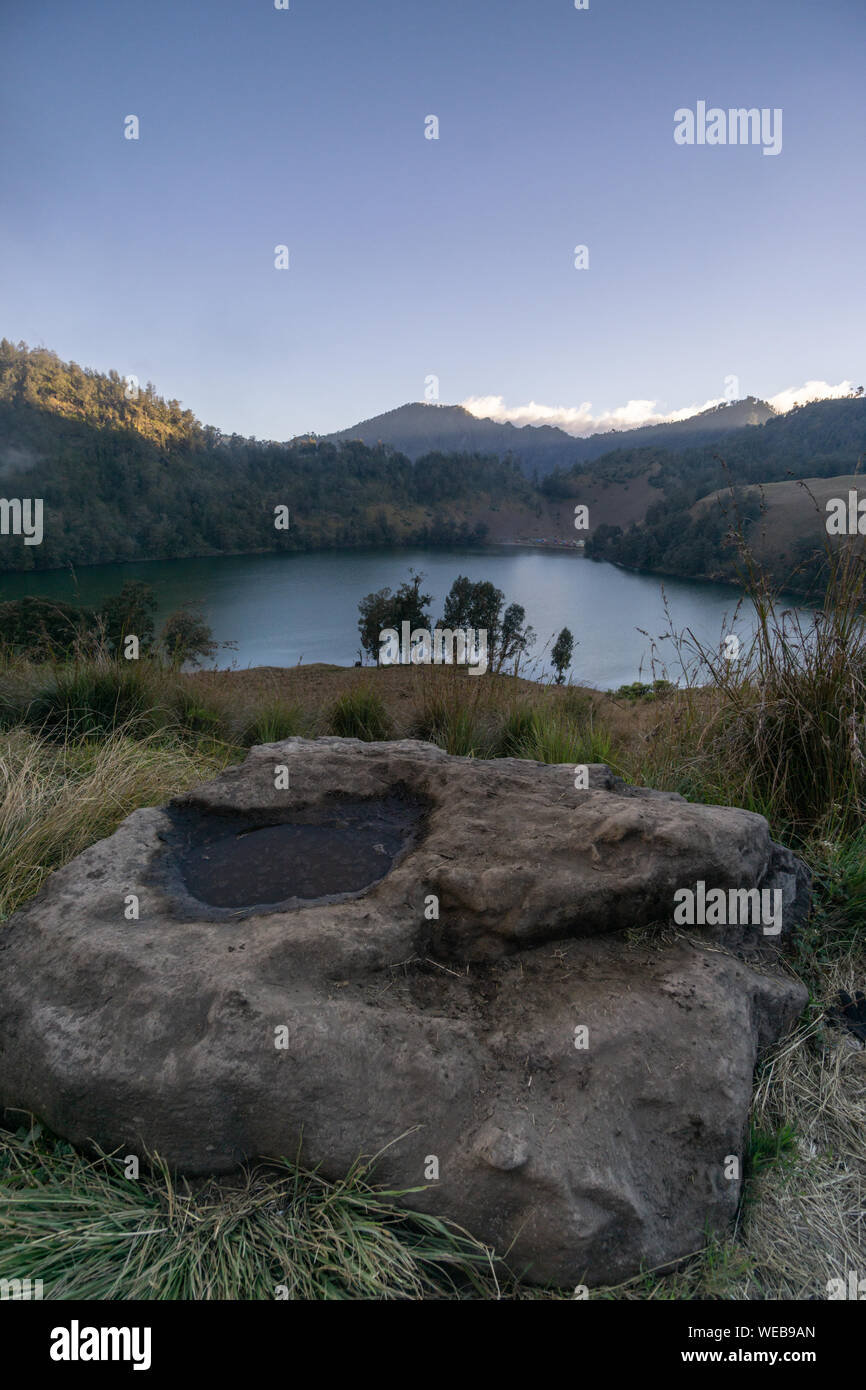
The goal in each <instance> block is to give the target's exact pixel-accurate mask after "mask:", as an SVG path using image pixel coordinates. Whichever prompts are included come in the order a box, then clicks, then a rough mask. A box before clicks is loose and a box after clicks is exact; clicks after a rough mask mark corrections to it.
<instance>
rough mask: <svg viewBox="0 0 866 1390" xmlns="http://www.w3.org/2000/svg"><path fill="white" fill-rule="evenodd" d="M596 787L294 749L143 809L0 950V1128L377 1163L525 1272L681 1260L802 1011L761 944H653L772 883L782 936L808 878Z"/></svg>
mask: <svg viewBox="0 0 866 1390" xmlns="http://www.w3.org/2000/svg"><path fill="white" fill-rule="evenodd" d="M578 781H580V778H578ZM588 781H589V786H588V788H586V789H583V790H577V789H576V788H575V769H574V768H573V767H571V766H545V765H542V764H537V763H530V762H525V761H520V760H514V759H504V760H497V761H490V762H484V761H475V760H472V759H464V758H454V757H449V756H448V755H447V754H445V753H443V752H442V751H441V750H440V749H438V748H435V747H433V746H432V745H429V744H423V743H417V742H411V741H404V742H394V743H381V744H365V743H359V742H357V741H356V740H352V739H321V740H317V741H315V742H309V741H305V740H302V739H289V740H287V741H286V742H284V743H280V744H272V745H265V746H262V747H258V748H255V749H253V750H252V752H251V753H250V755H249V757H248V758H247V759H246V761H245V762H244V763H243V765H242V766H239V767H237V768H233V769H231V770H230V771H228V772H226V773H224V774H222V775H221V776H220V777H218V778H217V779H216V780H215V781H214V782H212V783H210V784H209V785H207V786H204V787H201V788H199V789H197V790H196V791H194V792H192V793H190V794H189V795H187V796H185V797H181V798H178V799H177V800H176V801H175V802H173V803H172V804H171V805H170V806H169V807H165V808H161V809H149V810H142V811H137V812H135V813H134V814H133V815H131V816H129V817H128V818H127V820H126V821H124V822H123V824H122V825H121V826H120V828H119V829H118V831H117V832H116V833H115V834H114V835H113V836H111V838H110V839H108V840H104V841H102V842H100V843H99V844H96V845H94V846H93V847H92V848H91V849H89V850H87V851H86V852H85V853H84V854H82V855H80V856H79V857H78V858H77V859H76V860H74V861H73V862H72V863H71V864H69V865H68V866H67V867H66V868H65V869H62V870H60V871H59V872H57V873H56V874H54V875H53V876H52V878H51V879H50V880H49V881H48V883H47V885H46V887H45V888H44V889H43V891H42V892H41V893H40V894H39V895H38V896H37V897H36V898H35V899H34V900H33V901H32V902H31V903H30V904H29V905H28V906H27V908H26V909H25V910H24V911H22V912H19V913H18V914H16V915H15V917H13V918H12V919H11V920H10V921H9V922H8V923H7V924H6V926H5V927H4V928H2V929H0V1106H2V1105H5V1106H7V1107H10V1108H20V1109H25V1110H28V1111H32V1112H34V1113H36V1114H38V1115H39V1116H40V1117H41V1118H42V1119H43V1120H44V1121H46V1122H47V1123H48V1124H49V1125H50V1126H51V1127H52V1128H53V1129H54V1130H56V1131H57V1132H59V1133H61V1134H63V1135H65V1136H66V1137H67V1138H69V1139H70V1140H71V1141H73V1142H76V1143H81V1144H86V1143H94V1144H98V1145H99V1146H100V1147H102V1148H104V1149H110V1150H115V1149H118V1148H119V1149H120V1150H121V1151H122V1152H123V1153H143V1152H145V1151H147V1152H150V1153H154V1152H156V1153H159V1154H160V1155H161V1156H162V1158H163V1159H165V1160H166V1161H167V1162H168V1163H169V1164H171V1165H172V1166H175V1167H177V1168H179V1169H182V1170H184V1171H187V1172H191V1173H203V1172H224V1171H227V1170H229V1169H231V1168H232V1167H234V1166H235V1165H237V1164H238V1163H239V1162H240V1161H242V1160H244V1159H247V1158H253V1157H256V1156H275V1155H278V1154H284V1155H288V1156H291V1157H295V1156H297V1155H300V1157H301V1159H302V1161H304V1162H305V1163H308V1164H309V1165H311V1166H319V1167H320V1169H321V1171H322V1172H324V1173H325V1174H326V1175H328V1176H332V1177H337V1176H340V1175H342V1174H345V1173H346V1172H347V1170H348V1169H349V1168H350V1167H351V1165H352V1164H353V1163H354V1162H355V1160H356V1159H357V1158H358V1157H359V1155H361V1154H365V1155H373V1154H380V1158H379V1161H378V1164H377V1168H376V1174H377V1177H378V1178H379V1179H380V1180H381V1181H383V1182H385V1183H387V1184H388V1185H389V1186H395V1187H413V1188H418V1187H419V1186H420V1187H423V1188H424V1190H423V1191H421V1192H414V1193H413V1194H412V1195H411V1197H409V1198H407V1201H408V1203H409V1204H410V1205H414V1206H416V1207H419V1208H425V1209H428V1210H431V1211H436V1212H438V1213H440V1214H442V1215H444V1216H448V1217H450V1218H452V1219H454V1220H456V1221H458V1222H460V1223H461V1224H463V1225H464V1226H466V1227H467V1228H468V1229H469V1230H471V1231H473V1232H474V1233H475V1234H477V1235H478V1236H480V1237H482V1238H483V1239H485V1240H487V1241H489V1242H490V1243H491V1244H492V1245H494V1246H495V1247H496V1248H497V1249H498V1250H500V1251H502V1252H504V1251H506V1250H508V1251H509V1252H510V1253H509V1260H510V1263H511V1264H512V1266H514V1267H516V1268H518V1269H519V1270H520V1271H521V1272H524V1273H525V1274H527V1275H528V1276H529V1277H530V1278H532V1279H536V1280H554V1281H557V1282H565V1283H577V1282H586V1283H593V1282H600V1281H611V1280H616V1279H620V1278H622V1277H624V1276H627V1275H629V1274H632V1273H634V1272H635V1271H637V1270H638V1269H639V1268H640V1266H641V1264H643V1265H645V1266H647V1267H657V1266H659V1265H662V1264H664V1263H666V1262H668V1261H671V1260H674V1259H676V1258H677V1257H679V1256H682V1255H684V1254H687V1253H689V1252H690V1251H691V1250H694V1249H696V1248H698V1247H699V1246H700V1245H701V1243H702V1241H703V1239H704V1236H705V1232H706V1230H707V1229H708V1228H710V1229H721V1228H723V1227H724V1226H725V1225H726V1224H727V1223H728V1222H729V1221H730V1219H731V1218H732V1217H733V1215H734V1213H735V1211H736V1208H737V1203H738V1199H739V1193H740V1183H741V1175H742V1152H743V1143H744V1132H745V1128H746V1120H747V1113H748V1107H749V1102H750V1096H751V1084H752V1074H753V1069H754V1065H755V1060H756V1057H757V1054H758V1052H759V1050H760V1049H761V1048H764V1047H766V1046H768V1045H769V1044H771V1043H772V1042H773V1041H774V1040H775V1039H776V1038H777V1037H779V1035H780V1034H781V1033H783V1032H784V1031H785V1030H786V1029H788V1028H789V1027H790V1026H791V1024H792V1023H793V1021H794V1020H795V1019H796V1017H797V1015H798V1013H799V1012H800V1010H801V1009H802V1007H803V1005H804V1003H805V1000H806V993H805V990H804V989H803V987H802V986H801V985H800V984H799V983H797V982H796V981H795V980H794V979H793V978H791V977H790V976H789V975H788V974H786V973H785V971H784V969H783V968H782V967H781V966H780V965H779V963H778V957H777V951H778V938H776V937H771V936H767V935H766V934H765V933H764V931H763V930H762V928H761V926H750V925H746V926H744V925H743V924H739V925H736V924H735V925H733V926H730V925H729V926H723V927H701V926H695V927H694V928H687V929H684V930H680V931H676V930H672V929H670V927H668V928H667V929H666V928H665V925H664V924H670V923H671V921H672V914H673V904H674V895H675V894H676V893H677V891H678V890H680V889H683V888H692V887H694V886H695V884H696V883H698V882H701V883H703V884H704V885H705V886H706V889H707V891H709V890H711V889H712V888H722V889H725V890H731V889H734V890H736V889H750V888H755V887H758V888H761V887H763V888H766V887H767V886H768V885H770V886H771V887H772V888H773V889H774V890H778V891H779V893H780V894H781V899H780V900H781V901H783V903H784V918H785V922H784V926H785V929H786V930H787V929H790V928H791V926H792V925H795V924H796V922H797V921H798V920H799V919H800V918H801V917H802V916H803V914H804V912H805V911H806V910H807V907H808V878H807V876H806V874H805V871H804V870H803V868H802V865H800V864H799V862H798V861H797V860H796V859H795V858H794V857H793V856H792V855H790V854H789V853H788V852H787V851H784V850H781V849H780V848H779V847H778V846H775V845H774V844H773V842H772V841H771V839H770V836H769V832H768V828H767V825H766V822H765V821H764V820H763V819H762V818H761V817H760V816H757V815H753V814H751V813H749V812H746V811H739V810H734V809H731V808H720V807H706V806H694V805H691V804H689V803H687V802H685V801H683V800H682V799H681V798H679V797H676V796H671V795H663V794H659V793H653V792H648V791H644V790H641V789H635V788H630V787H627V786H625V785H624V784H623V783H622V782H620V781H619V780H618V779H616V778H614V777H613V776H612V775H611V773H610V771H609V770H608V769H607V768H604V767H598V766H597V767H592V768H590V769H589V776H588ZM136 914H137V915H136ZM638 928H646V929H647V930H646V931H643V932H640V931H636V930H635V929H638ZM437 1174H438V1176H437ZM425 1184H426V1185H425Z"/></svg>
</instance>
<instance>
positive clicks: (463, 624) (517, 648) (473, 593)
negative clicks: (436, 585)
mask: <svg viewBox="0 0 866 1390" xmlns="http://www.w3.org/2000/svg"><path fill="white" fill-rule="evenodd" d="M504 602H505V595H504V594H503V592H502V590H501V589H497V588H496V586H495V584H492V583H491V582H490V580H489V579H479V580H477V581H476V583H474V584H473V583H472V581H471V580H470V579H467V577H466V576H465V575H463V574H461V575H458V577H457V578H456V579H455V581H454V583H453V584H452V585H451V589H450V591H449V594H448V597H447V598H446V600H445V612H444V614H443V617H442V623H441V626H442V627H444V628H450V629H452V630H453V629H455V628H464V629H466V628H473V629H474V630H475V631H476V632H478V631H484V632H486V633H487V652H488V659H489V661H490V664H491V668H492V670H494V671H499V670H501V669H502V666H503V664H504V662H506V661H509V660H511V659H512V657H520V656H521V654H522V653H523V652H525V651H526V650H527V649H528V648H529V647H531V646H532V644H533V642H534V641H535V633H534V632H533V630H532V628H531V627H525V626H524V624H525V622H526V612H525V610H524V609H523V608H522V607H521V605H520V604H519V603H511V604H509V606H508V607H507V608H506V610H505V614H504V616H501V615H502V605H503V603H504Z"/></svg>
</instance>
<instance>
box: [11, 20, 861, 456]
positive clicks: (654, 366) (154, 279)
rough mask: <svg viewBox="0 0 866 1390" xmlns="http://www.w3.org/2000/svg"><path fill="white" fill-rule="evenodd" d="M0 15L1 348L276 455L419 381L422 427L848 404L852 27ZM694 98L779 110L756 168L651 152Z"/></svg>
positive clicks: (855, 276)
mask: <svg viewBox="0 0 866 1390" xmlns="http://www.w3.org/2000/svg"><path fill="white" fill-rule="evenodd" d="M0 16H2V17H0V172H2V177H0V200H2V206H0V210H2V216H0V333H2V334H4V335H5V336H7V337H10V338H12V339H13V340H15V341H17V340H18V339H21V338H23V339H24V340H26V341H27V342H29V343H31V344H43V345H44V346H46V347H50V348H53V349H55V350H56V351H57V352H58V353H59V354H60V355H61V356H62V357H66V358H73V359H74V360H76V361H78V362H80V363H81V364H83V365H88V366H94V367H98V368H100V369H104V370H107V369H108V368H110V367H114V368H116V369H117V370H118V371H120V372H121V373H122V374H126V373H133V374H135V375H137V376H138V377H139V378H140V379H141V380H142V381H144V380H147V379H150V380H153V381H154V382H155V383H156V385H157V388H158V389H159V390H160V392H161V393H163V394H165V395H167V396H176V397H177V398H179V399H180V400H181V401H182V402H183V403H184V405H186V406H188V407H190V408H191V409H193V410H194V411H195V413H196V414H197V415H198V416H199V417H200V418H202V419H204V420H205V421H207V422H209V423H211V424H215V425H218V426H220V427H221V428H223V429H225V430H229V431H230V430H237V431H238V432H240V433H243V434H255V435H256V436H258V437H259V438H276V439H284V438H288V437H290V436H292V435H294V434H297V433H300V432H302V431H305V430H308V429H315V430H318V431H319V432H320V433H324V432H327V431H328V430H332V429H338V428H342V427H344V426H347V425H350V424H352V423H354V422H355V421H357V420H360V419H362V418H364V417H367V416H370V415H374V414H377V413H379V412H380V411H383V410H387V409H391V408H392V407H394V406H396V405H399V404H401V403H402V402H404V401H406V400H418V399H421V398H422V397H423V395H424V383H425V378H426V377H428V376H429V375H431V374H435V375H436V376H437V377H438V378H439V391H440V399H441V400H442V401H445V402H459V401H465V400H467V399H470V398H488V397H493V398H496V399H499V398H501V402H502V404H501V406H500V413H507V411H508V410H512V409H518V408H519V407H521V406H525V405H526V404H527V403H530V402H533V403H536V405H535V407H534V409H533V408H530V410H529V411H528V413H525V414H524V415H523V416H521V417H520V418H525V419H540V418H544V411H543V408H544V407H552V408H559V407H561V408H564V409H565V410H566V411H568V410H572V411H575V410H577V411H578V412H579V410H580V407H581V406H582V405H584V404H586V403H589V413H590V415H591V416H592V417H593V418H600V419H604V418H605V417H606V416H607V414H608V413H609V412H612V411H615V410H616V409H618V408H622V407H624V406H625V405H626V403H627V402H629V401H638V402H648V403H649V404H650V405H651V406H652V410H653V411H654V412H660V413H664V412H667V411H674V410H677V409H679V408H684V407H687V406H691V405H703V404H704V403H705V402H707V401H709V400H713V399H717V398H720V397H721V396H722V395H723V393H724V390H725V382H726V378H729V377H736V378H737V381H738V383H739V385H740V390H741V394H746V393H752V394H756V395H759V396H764V397H772V396H775V395H777V394H778V393H780V392H783V391H784V390H786V389H787V388H790V387H799V386H800V385H801V384H802V383H803V382H806V381H807V380H812V379H815V380H819V381H826V382H829V383H833V384H835V383H839V382H842V381H847V380H853V381H854V382H855V383H856V384H862V383H864V378H866V361H864V332H863V323H864V307H866V306H864V263H866V257H864V253H863V249H862V248H863V239H864V222H866V218H864V212H866V195H864V177H863V168H864V159H863V153H864V147H866V119H864V114H866V98H864V82H863V55H864V40H866V6H864V5H863V3H862V0H821V3H820V4H818V3H807V0H760V3H758V0H729V3H727V4H725V5H720V4H718V3H716V2H715V0H713V3H709V2H708V0H660V3H657V4H654V3H652V0H590V8H589V9H588V10H586V11H577V10H576V9H575V8H574V4H573V0H436V3H431V2H430V0H365V2H364V3H358V0H290V8H289V10H287V11H278V10H276V9H275V8H274V6H273V0H208V3H207V4H192V3H189V0H137V3H132V0H77V3H76V4H74V5H72V4H68V3H62V0H45V2H44V3H42V4H39V5H28V4H26V3H25V0H4V4H3V6H2V11H0ZM699 100H706V101H707V102H708V104H709V105H710V106H712V105H717V106H719V107H722V108H728V107H739V106H746V107H752V106H755V107H761V108H763V107H768V108H781V109H782V111H783V148H782V152H781V154H780V155H778V157H767V156H764V155H763V154H762V150H761V149H760V148H759V147H754V146H727V147H715V148H710V147H708V146H703V147H699V146H691V147H683V146H678V145H676V144H675V142H674V139H673V130H674V112H675V110H676V109H678V108H681V107H694V106H695V105H696V103H697V102H698V101H699ZM130 114H134V115H137V116H138V117H139V120H140V127H141V128H140V139H139V140H137V141H131V140H126V139H124V136H123V123H124V118H125V117H126V116H127V115H130ZM430 114H434V115H436V116H437V117H438V118H439V122H440V132H439V134H440V138H439V139H438V140H437V141H433V140H427V139H425V138H424V121H425V117H426V116H428V115H430ZM578 243H580V244H585V245H587V246H588V247H589V253H590V265H589V269H588V270H583V271H577V270H575V268H574V264H573V259H574V258H573V248H574V247H575V245H576V244H578ZM278 244H287V245H288V246H289V248H290V260H291V265H290V269H289V270H288V271H277V270H275V269H274V247H275V246H276V245H278ZM637 413H638V414H640V410H638V412H637ZM632 414H634V412H632ZM551 418H553V419H555V420H556V419H559V418H560V417H559V416H556V415H554V416H553V417H551ZM562 418H565V419H567V418H569V417H562Z"/></svg>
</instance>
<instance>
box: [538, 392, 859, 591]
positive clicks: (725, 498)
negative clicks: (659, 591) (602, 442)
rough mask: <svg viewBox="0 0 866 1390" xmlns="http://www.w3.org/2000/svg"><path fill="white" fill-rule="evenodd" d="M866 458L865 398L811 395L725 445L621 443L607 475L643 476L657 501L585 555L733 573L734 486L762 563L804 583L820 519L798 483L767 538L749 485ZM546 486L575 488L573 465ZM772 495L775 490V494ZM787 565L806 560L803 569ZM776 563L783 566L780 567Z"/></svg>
mask: <svg viewBox="0 0 866 1390" xmlns="http://www.w3.org/2000/svg"><path fill="white" fill-rule="evenodd" d="M864 456H866V397H864V396H863V395H862V394H860V395H857V394H855V395H853V396H850V397H846V398H844V399H841V400H826V401H816V402H814V403H813V404H812V405H807V406H800V407H798V408H797V409H795V410H792V411H789V412H788V413H787V414H785V415H780V416H777V417H775V418H774V419H772V420H769V421H768V422H767V423H766V424H765V425H763V426H761V428H760V429H756V430H751V429H750V430H738V431H737V432H736V433H735V434H732V435H731V436H729V438H728V439H727V440H726V441H725V442H724V445H718V444H717V445H708V446H704V447H703V448H700V449H684V450H681V451H679V452H677V453H676V454H671V453H669V452H664V451H654V450H640V451H636V452H626V451H623V452H621V453H619V454H617V455H613V454H611V455H608V456H607V457H606V459H605V460H603V463H604V464H605V466H606V468H607V469H608V471H609V472H610V474H611V476H613V475H614V474H616V475H617V476H619V477H620V478H626V477H628V478H631V477H636V476H642V477H645V478H647V479H648V481H649V483H650V485H651V487H652V488H653V490H654V491H655V493H656V494H657V500H656V501H655V502H652V503H651V504H650V505H649V507H648V508H647V510H646V513H645V516H644V518H643V520H642V522H641V523H640V524H638V525H631V526H629V527H627V528H626V527H619V526H616V525H610V524H607V525H604V526H601V527H599V528H598V529H597V530H596V531H595V532H594V534H593V535H592V537H591V539H590V541H589V542H588V544H587V553H588V554H590V555H592V556H594V557H595V558H597V559H606V560H613V561H615V562H616V563H618V564H623V565H627V566H629V567H631V568H634V569H641V570H651V571H653V572H655V573H658V574H669V575H680V576H683V577H689V578H713V579H724V580H731V579H733V578H734V576H735V574H736V563H735V553H734V547H733V546H732V544H731V541H730V536H729V532H730V530H731V525H732V522H733V521H734V520H735V518H734V512H733V510H732V507H731V505H730V504H731V501H732V493H731V489H732V487H733V488H735V489H743V488H747V489H748V492H743V493H741V494H740V495H739V497H738V510H739V512H740V520H741V521H743V522H744V523H745V526H744V529H745V534H746V538H747V539H748V540H749V541H750V543H752V542H753V541H755V542H757V538H758V534H759V532H760V545H759V546H758V547H757V548H758V549H759V550H760V552H761V556H762V559H763V561H764V562H765V563H766V564H767V565H768V567H769V568H770V569H771V570H772V571H773V573H774V577H775V578H776V579H777V580H778V581H779V582H786V583H790V586H791V587H792V588H794V589H797V590H799V591H802V592H805V591H807V590H808V589H809V588H810V586H811V583H812V581H813V578H814V575H815V573H817V571H816V569H815V567H814V566H813V565H811V564H809V563H807V562H808V559H809V556H810V555H811V554H813V553H814V551H815V550H816V548H817V547H819V546H820V545H821V544H822V542H823V541H824V540H825V539H826V535H825V533H824V532H822V519H821V517H820V516H819V515H818V513H817V512H816V509H815V506H814V502H813V501H812V499H811V498H810V497H809V494H808V492H807V491H806V490H805V489H799V490H798V492H797V494H796V495H797V498H798V505H797V507H796V508H794V509H793V510H792V508H791V505H790V498H788V499H787V501H788V505H787V513H786V520H785V528H784V529H785V533H786V534H785V536H784V538H782V537H781V536H780V537H779V538H778V543H777V544H774V541H773V526H774V525H775V522H771V523H770V524H769V525H768V523H767V521H766V507H765V505H764V501H763V499H762V497H761V493H760V488H759V487H757V486H756V485H760V484H765V485H770V484H778V483H782V482H785V481H788V480H798V479H809V478H812V479H815V478H837V477H840V476H842V477H846V478H847V477H848V476H849V475H851V474H856V473H859V472H860V471H861V470H862V467H863V462H864ZM545 486H546V488H547V489H549V490H550V491H551V492H552V493H555V492H557V491H558V493H559V494H560V495H564V494H566V493H568V494H574V493H575V492H576V491H579V490H580V486H581V480H580V477H579V475H578V470H574V471H573V473H572V475H571V476H569V475H566V474H559V475H555V476H554V477H552V478H550V479H546V480H545ZM773 495H774V496H776V497H777V496H778V494H775V493H774V494H773ZM794 565H804V569H803V572H802V574H801V575H799V576H797V575H796V574H794V572H793V566H794ZM783 566H784V567H785V568H783Z"/></svg>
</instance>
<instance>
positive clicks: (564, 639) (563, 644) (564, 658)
mask: <svg viewBox="0 0 866 1390" xmlns="http://www.w3.org/2000/svg"><path fill="white" fill-rule="evenodd" d="M573 651H574V638H573V636H572V635H571V633H570V632H569V630H568V628H567V627H564V628H563V629H562V631H561V633H560V634H559V636H558V637H557V639H556V641H555V642H554V644H553V650H552V651H551V653H550V660H551V661H552V663H553V669H554V671H555V672H556V684H557V685H562V682H563V681H564V680H565V673H566V671H567V670H568V668H569V666H570V665H571V656H572V653H573Z"/></svg>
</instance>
